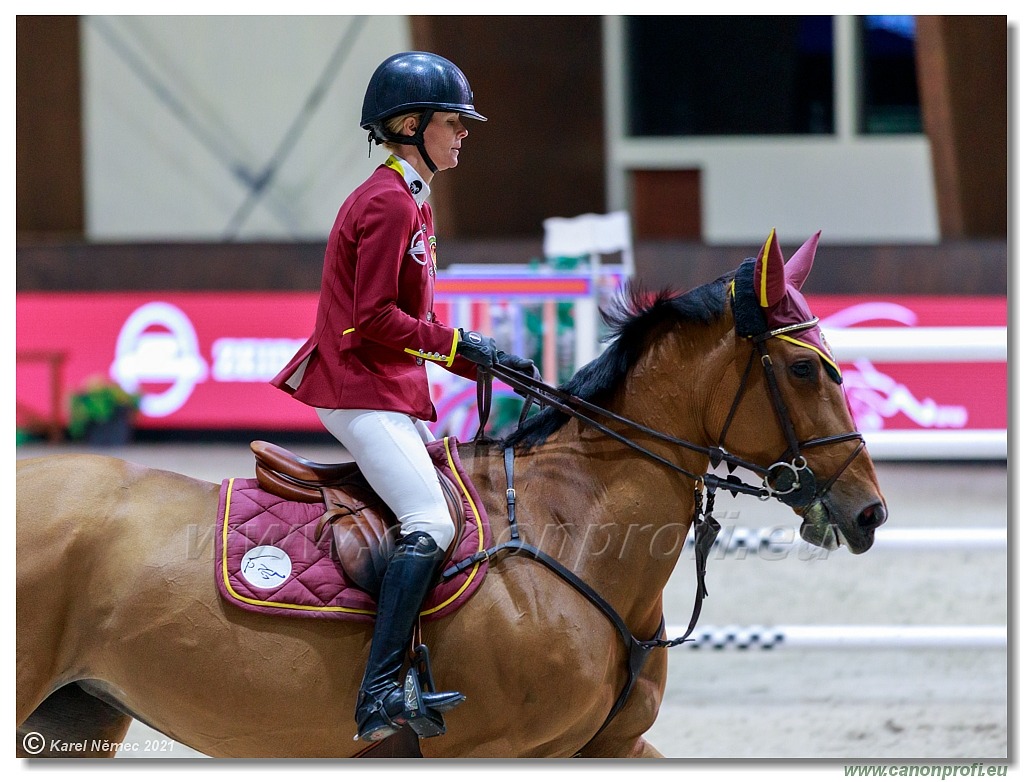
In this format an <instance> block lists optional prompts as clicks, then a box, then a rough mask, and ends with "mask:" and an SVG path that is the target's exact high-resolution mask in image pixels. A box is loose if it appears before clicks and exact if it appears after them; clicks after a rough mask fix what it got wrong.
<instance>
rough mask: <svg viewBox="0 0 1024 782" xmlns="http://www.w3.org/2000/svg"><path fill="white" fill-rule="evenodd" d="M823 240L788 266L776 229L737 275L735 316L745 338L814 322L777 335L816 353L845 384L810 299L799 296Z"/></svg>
mask: <svg viewBox="0 0 1024 782" xmlns="http://www.w3.org/2000/svg"><path fill="white" fill-rule="evenodd" d="M819 236H821V231H818V233H816V234H814V236H812V237H811V238H810V239H808V240H807V241H806V242H804V243H803V245H802V246H801V247H800V249H799V250H797V251H796V252H795V253H793V257H792V258H790V259H789V263H786V262H785V261H784V260H783V258H782V250H781V249H780V247H779V241H778V239H777V238H776V236H775V230H774V229H772V232H771V233H770V234H769V235H768V239H767V241H765V243H764V246H763V247H762V248H761V251H760V253H758V256H757V257H756V258H748V259H747V260H745V261H744V262H743V263H742V264H741V265H740V268H739V270H738V271H737V272H736V277H735V279H734V281H733V287H732V298H733V312H734V315H735V317H736V329H737V331H738V332H739V334H740V336H743V337H758V336H761V335H763V334H765V333H767V332H771V331H775V330H777V329H782V328H785V327H786V326H795V325H799V324H803V323H809V322H812V321H813V323H812V324H811V325H808V326H807V327H806V328H801V329H794V330H793V331H785V332H782V333H778V334H773V335H772V336H774V337H776V338H778V339H784V340H786V341H787V342H792V343H794V344H797V345H801V346H803V347H805V348H809V349H811V350H813V351H814V352H815V353H817V354H818V355H819V356H820V357H821V360H822V362H823V363H824V365H825V370H826V371H827V372H828V374H829V376H830V377H831V378H832V379H833V380H835V381H836V382H837V383H841V382H843V378H842V373H840V371H839V365H838V364H837V363H836V360H835V357H834V356H833V355H832V350H831V349H830V348H829V346H828V343H827V342H826V341H825V337H824V335H823V334H822V333H821V329H820V328H818V325H817V321H816V320H815V317H814V315H813V314H812V313H811V308H810V307H809V306H808V305H807V300H806V299H805V298H804V296H803V294H802V293H800V288H801V287H802V286H803V284H804V280H806V279H807V275H808V274H809V273H810V271H811V266H812V265H813V264H814V252H815V250H816V249H817V247H818V237H819Z"/></svg>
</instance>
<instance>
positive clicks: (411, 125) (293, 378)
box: [271, 52, 533, 741]
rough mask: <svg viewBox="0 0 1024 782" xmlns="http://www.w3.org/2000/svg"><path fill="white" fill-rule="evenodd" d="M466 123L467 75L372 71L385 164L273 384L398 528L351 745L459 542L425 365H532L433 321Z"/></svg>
mask: <svg viewBox="0 0 1024 782" xmlns="http://www.w3.org/2000/svg"><path fill="white" fill-rule="evenodd" d="M466 117H472V118H473V119H477V120H485V119H486V118H485V117H483V116H482V115H481V114H479V113H478V112H477V111H476V109H475V108H474V107H473V93H472V91H471V90H470V87H469V82H468V81H467V79H466V77H465V75H464V74H463V73H462V71H461V70H459V68H458V67H456V66H455V64H454V63H452V62H450V61H448V60H446V59H445V58H444V57H440V56H438V55H436V54H430V53H428V52H403V53H400V54H395V55H393V56H391V57H389V58H388V59H386V60H385V61H384V62H383V63H381V64H380V66H378V68H377V70H376V71H375V72H374V74H373V76H372V77H371V78H370V82H369V85H368V86H367V89H366V96H365V98H364V100H363V112H362V121H361V122H360V125H361V126H362V128H363V129H364V130H367V131H369V139H370V141H371V142H373V143H376V144H383V145H384V146H385V147H386V148H387V150H388V151H389V152H390V153H391V154H390V156H389V157H388V158H387V160H386V161H385V162H384V163H383V164H382V165H380V166H379V167H378V168H377V169H376V170H375V171H374V172H373V173H372V174H371V175H370V176H369V178H368V179H367V180H366V181H365V182H363V184H361V185H360V186H359V187H358V188H356V189H355V191H354V192H353V193H352V194H351V195H349V197H348V198H347V199H346V200H345V202H344V203H343V204H342V206H341V209H340V211H339V212H338V216H337V218H336V220H335V222H334V227H333V228H332V229H331V232H330V236H329V238H328V242H327V250H326V255H325V258H324V268H323V277H322V281H321V290H320V300H319V305H318V308H317V316H316V325H315V328H314V332H313V335H312V336H311V337H310V338H309V339H308V340H307V341H306V343H305V344H304V345H303V346H302V348H301V349H300V350H299V351H298V353H296V355H295V356H294V357H293V358H292V359H291V361H289V362H288V364H287V365H286V366H285V367H284V369H282V370H281V372H280V373H278V375H277V376H276V377H275V378H274V379H273V380H272V381H271V382H272V383H273V384H274V385H275V386H276V387H278V388H280V389H282V390H284V391H287V392H288V393H290V394H292V395H293V396H294V397H295V398H296V399H298V400H299V401H301V402H304V403H305V404H307V405H310V406H312V407H314V408H315V409H316V412H317V415H318V416H319V418H320V420H321V422H322V423H323V425H324V426H325V427H326V428H327V430H328V431H329V432H330V433H331V434H332V435H334V436H335V437H336V438H337V439H338V440H339V441H340V442H341V444H342V445H343V446H345V448H346V449H347V450H348V451H349V452H350V453H351V454H352V456H353V458H355V460H356V462H357V463H358V465H359V467H360V469H361V471H362V473H363V475H364V476H365V477H366V480H367V481H368V482H369V484H370V485H371V486H372V487H373V489H374V490H375V491H376V492H377V493H378V494H379V495H380V497H381V498H382V499H383V500H384V501H385V502H386V503H387V505H388V507H389V508H390V509H391V510H392V511H393V512H394V513H395V515H396V516H397V518H398V521H399V524H400V528H399V533H398V540H397V545H396V546H395V548H394V549H393V553H392V555H391V558H390V561H389V563H388V566H387V569H386V571H385V574H384V577H383V580H382V583H381V588H380V595H379V596H378V599H377V617H376V623H375V625H374V632H373V640H372V642H371V645H370V656H369V660H368V662H367V665H366V672H365V674H364V676H363V681H362V684H361V685H360V688H359V697H358V701H357V704H356V714H355V719H356V724H357V726H358V733H357V734H356V737H357V738H360V739H363V740H366V741H377V740H379V739H381V738H384V737H386V736H388V735H390V734H392V733H394V732H395V731H397V730H398V729H399V728H400V727H401V726H402V725H403V724H405V719H404V718H403V713H404V712H405V707H404V704H403V693H402V687H401V686H400V684H399V681H400V679H399V676H400V673H401V669H402V666H403V662H404V660H405V655H406V652H407V650H408V647H409V645H410V643H411V639H412V634H413V630H414V628H415V623H416V619H417V615H418V613H419V610H420V608H421V605H422V603H423V600H424V598H425V597H426V594H427V592H428V591H429V589H430V587H431V586H432V585H433V584H434V582H435V580H436V578H437V573H438V568H439V565H440V563H441V562H442V561H443V559H444V557H445V552H446V549H447V548H448V546H449V544H450V543H451V542H452V540H453V538H454V536H455V526H454V523H453V522H452V520H451V517H450V515H449V512H448V506H447V503H446V502H445V499H444V495H443V494H442V491H441V487H440V484H439V482H438V478H437V474H436V472H435V469H434V466H433V464H432V462H431V460H430V457H429V455H428V454H427V450H426V443H427V442H430V441H431V440H433V439H434V438H433V435H432V434H431V432H430V430H429V429H428V428H427V425H426V423H425V421H436V420H437V412H436V410H435V409H434V405H433V403H432V402H431V399H430V387H429V385H428V382H427V369H426V362H428V361H431V362H434V363H435V364H439V365H440V366H443V367H445V368H446V369H448V370H449V371H452V372H456V373H458V374H460V375H462V376H464V377H467V378H470V379H475V378H476V372H477V366H483V367H489V366H493V365H494V364H497V363H500V364H504V365H506V366H510V367H512V368H513V369H518V370H520V371H526V372H532V370H533V362H531V361H528V360H526V359H522V358H519V357H517V356H513V355H509V354H506V353H504V352H503V351H500V350H497V349H496V347H495V344H494V340H493V339H490V338H488V337H483V336H481V335H480V334H477V333H476V332H472V331H464V330H463V329H454V328H451V327H449V326H446V325H444V324H443V323H441V322H440V321H438V320H437V317H436V316H435V314H434V311H433V304H434V301H433V300H434V280H435V275H436V270H437V260H436V240H435V237H434V225H433V216H432V213H431V208H430V204H428V203H427V202H426V199H427V196H428V195H429V194H430V184H431V181H432V180H433V177H434V175H435V174H436V173H437V172H438V171H444V170H446V169H449V168H455V166H457V165H458V162H459V153H460V151H461V148H462V143H463V141H464V140H465V138H466V136H467V135H468V134H469V131H468V130H467V129H466V127H465V125H463V119H464V118H466ZM464 699H465V696H464V695H462V694H461V693H459V692H434V693H423V705H425V706H426V707H427V708H430V709H433V710H434V711H436V712H439V713H441V712H445V711H448V710H450V709H452V708H454V707H455V706H457V705H458V704H459V703H461V702H462V701H463V700H464Z"/></svg>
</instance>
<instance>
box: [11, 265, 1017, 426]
mask: <svg viewBox="0 0 1024 782" xmlns="http://www.w3.org/2000/svg"><path fill="white" fill-rule="evenodd" d="M439 282H440V280H439ZM513 287H514V286H513ZM502 293H506V291H505V290H504V289H503V291H502ZM507 293H508V295H509V296H510V297H514V294H515V291H514V290H512V289H509V290H508V291H507ZM530 293H531V295H542V294H544V292H543V291H534V290H532V289H531V292H530ZM455 294H458V295H463V296H464V295H466V292H464V291H461V290H460V291H453V292H452V295H448V296H446V294H445V293H444V291H443V290H441V291H440V298H441V302H440V306H439V307H438V315H439V317H440V318H441V320H443V321H446V322H451V321H450V316H451V314H452V310H451V306H452V304H451V302H453V301H454V300H455V299H454V295H455ZM492 294H493V292H492ZM551 295H552V297H554V298H557V297H558V293H557V292H552V293H551ZM809 300H810V304H811V306H812V308H813V310H814V311H815V313H816V314H817V315H818V316H819V317H820V318H821V323H822V328H823V331H824V333H825V335H826V338H827V337H828V336H829V333H830V330H833V329H857V328H875V329H877V328H883V329H899V330H906V329H910V330H913V329H932V328H950V327H963V328H968V329H970V328H976V327H1005V326H1006V312H1007V308H1006V299H1005V298H1003V297H912V296H897V297H884V296H876V297H864V296H810V297H809ZM316 304H317V295H316V293H271V292H267V293H222V292H216V293H215V292H204V293H177V292H167V293H152V292H140V293H81V294H78V293H71V294H69V293H61V294H53V293H38V294H36V293H24V294H19V295H18V296H17V340H16V343H17V359H18V363H17V390H16V394H17V402H18V415H19V418H21V417H24V416H31V415H32V414H38V415H40V416H45V415H46V414H47V411H48V410H50V411H51V412H54V413H56V414H58V415H63V416H64V418H65V419H66V409H67V396H68V395H69V394H70V393H71V392H72V391H74V390H75V389H77V388H79V387H80V386H82V384H83V383H85V382H87V381H88V380H89V379H90V378H93V377H96V376H102V377H104V378H108V379H113V380H115V381H117V382H118V383H119V384H120V385H122V386H123V387H124V388H126V389H127V390H129V391H135V392H138V393H140V394H141V395H142V415H141V416H140V419H139V422H138V426H139V428H141V429H210V430H230V429H257V430H258V429H266V430H271V431H273V430H277V431H304V430H305V431H310V430H314V431H315V430H319V429H320V423H319V421H318V420H317V417H316V415H315V414H314V412H313V411H312V410H311V409H309V408H307V407H306V406H305V405H302V404H300V403H299V402H296V401H294V400H293V399H291V398H290V397H289V396H288V395H286V394H284V393H282V392H281V391H278V390H276V389H274V388H272V387H271V386H270V385H269V384H268V382H267V381H268V380H269V379H270V378H271V377H273V375H274V374H276V372H277V371H278V370H279V369H280V367H281V366H283V365H284V363H285V362H286V361H287V360H288V358H289V357H291V355H292V354H293V353H294V351H295V350H296V349H297V348H298V347H299V346H300V345H301V344H302V342H303V341H304V340H305V339H306V337H307V336H308V335H309V333H310V331H311V329H312V327H313V321H314V317H315V312H316ZM459 325H466V324H459ZM470 325H473V324H470ZM894 333H895V332H894ZM898 333H900V334H902V333H903V332H902V331H900V332H898ZM840 359H841V366H842V368H843V371H844V385H845V386H846V390H847V394H848V395H849V397H850V400H851V406H852V408H853V410H854V413H855V415H856V417H857V419H858V420H857V425H858V427H859V428H861V429H862V430H863V431H865V432H867V431H877V430H882V429H884V430H904V429H908V430H909V429H913V430H921V429H927V428H946V429H985V430H993V429H1005V428H1006V423H1007V370H1006V361H1005V358H1003V359H1002V360H983V361H978V360H974V359H970V360H964V361H953V362H950V361H944V360H942V357H941V356H938V357H936V359H935V360H928V361H918V360H914V361H905V362H883V361H876V360H869V359H858V360H854V359H853V358H852V357H849V356H846V357H843V356H840ZM847 359H849V360H847ZM432 369H433V368H432ZM431 382H432V383H433V385H434V389H433V391H434V398H435V400H436V404H437V408H438V411H439V414H440V416H441V420H440V421H439V422H438V424H437V425H436V427H435V428H436V430H437V431H438V432H441V431H443V432H445V433H450V434H455V435H456V436H458V437H460V438H462V439H468V438H469V437H471V436H472V432H473V430H474V425H475V411H473V410H471V408H472V406H473V404H474V401H475V398H474V395H473V391H472V388H471V386H470V384H468V383H467V382H466V381H463V380H462V379H461V378H457V377H456V376H454V375H451V374H450V373H447V372H444V371H443V370H438V371H437V372H432V373H431ZM58 407H59V410H55V409H54V408H58ZM20 423H21V421H20V420H19V424H20Z"/></svg>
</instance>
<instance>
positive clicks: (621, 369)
mask: <svg viewBox="0 0 1024 782" xmlns="http://www.w3.org/2000/svg"><path fill="white" fill-rule="evenodd" d="M731 277H732V273H730V274H728V275H725V276H723V277H720V278H719V279H717V280H715V281H714V282H710V283H708V284H706V285H702V286H701V287H699V288H694V289H693V290H691V291H688V292H686V293H673V292H671V291H667V290H663V291H661V292H659V293H656V294H654V295H650V294H648V293H646V292H644V291H643V290H641V289H640V288H634V287H631V288H630V289H629V290H628V291H626V292H625V294H624V295H623V296H622V297H621V298H620V299H619V300H617V301H616V302H615V304H614V305H613V306H612V307H611V308H610V309H609V310H607V311H605V310H602V311H601V316H602V317H603V318H604V321H605V323H607V324H608V326H609V327H611V329H612V333H611V334H610V335H609V336H608V337H607V340H606V341H608V342H610V344H609V345H608V347H607V348H606V349H605V351H604V352H603V353H602V354H601V355H600V356H598V357H597V358H596V359H594V360H593V361H591V362H590V363H589V364H587V365H586V366H583V367H581V368H580V369H579V371H577V372H576V374H575V375H573V376H572V378H570V379H569V381H568V382H566V383H565V384H563V385H562V386H560V388H561V389H562V390H563V391H565V392H567V393H569V394H573V395H574V396H578V397H580V398H581V399H584V400H586V401H588V402H591V403H593V404H597V405H600V404H602V403H603V402H605V401H606V400H607V399H608V398H609V397H610V396H611V395H612V394H613V393H614V391H615V389H616V388H618V387H619V386H620V384H621V383H622V381H623V380H624V379H625V377H626V375H628V374H629V372H630V370H632V369H633V367H634V366H635V364H636V362H637V361H638V360H639V358H640V356H641V354H642V353H643V350H644V348H645V346H646V345H647V344H648V341H649V339H650V337H651V336H652V335H654V334H657V333H661V332H663V331H665V330H667V329H669V328H671V327H673V326H676V325H679V324H682V323H700V324H704V325H707V324H710V323H713V322H714V321H716V320H718V319H719V318H721V317H722V315H723V314H724V313H725V286H726V283H727V282H728V280H729V279H731ZM568 420H569V418H568V416H567V415H565V414H564V413H561V412H559V411H558V410H556V409H554V408H550V407H549V408H546V409H544V410H542V411H541V412H540V413H538V414H536V415H534V416H532V417H531V418H529V419H527V421H526V422H525V423H524V424H523V426H522V427H520V428H519V429H517V430H516V431H514V432H513V433H512V434H510V435H509V436H508V437H506V438H505V441H504V443H503V446H514V445H525V446H527V447H530V446H534V445H539V444H541V443H543V442H544V441H545V440H547V438H548V437H549V436H551V435H552V434H553V433H554V432H556V431H558V429H560V428H561V427H562V426H563V425H564V424H565V423H566V422H567V421H568Z"/></svg>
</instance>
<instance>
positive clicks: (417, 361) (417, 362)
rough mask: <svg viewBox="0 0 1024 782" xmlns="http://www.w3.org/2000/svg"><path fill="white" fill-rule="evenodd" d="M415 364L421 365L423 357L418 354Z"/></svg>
mask: <svg viewBox="0 0 1024 782" xmlns="http://www.w3.org/2000/svg"><path fill="white" fill-rule="evenodd" d="M416 366H420V367H421V366H423V359H422V358H420V357H419V356H417V357H416Z"/></svg>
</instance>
